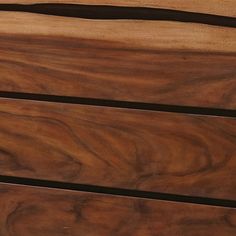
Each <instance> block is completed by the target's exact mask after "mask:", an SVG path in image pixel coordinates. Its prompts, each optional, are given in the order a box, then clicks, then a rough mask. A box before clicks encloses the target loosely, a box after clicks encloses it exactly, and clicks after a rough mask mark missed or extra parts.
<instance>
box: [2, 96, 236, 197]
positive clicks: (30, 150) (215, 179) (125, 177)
mask: <svg viewBox="0 0 236 236" xmlns="http://www.w3.org/2000/svg"><path fill="white" fill-rule="evenodd" d="M0 124H1V126H0V140H1V141H0V173H1V175H10V176H21V177H29V178H39V179H40V178H41V179H48V180H57V181H64V182H73V183H83V184H92V185H102V186H109V187H118V188H130V189H138V190H147V191H157V192H166V193H174V194H185V195H193V196H203V197H214V198H225V199H227V198H228V199H233V200H236V198H235V197H236V179H235V171H236V119H235V118H223V117H210V116H209V117H208V116H201V115H186V114H175V113H165V112H155V111H153V112H152V111H142V110H130V109H118V108H107V107H95V106H85V105H71V104H60V103H48V102H33V101H23V100H22V101H19V100H8V99H1V100H0Z"/></svg>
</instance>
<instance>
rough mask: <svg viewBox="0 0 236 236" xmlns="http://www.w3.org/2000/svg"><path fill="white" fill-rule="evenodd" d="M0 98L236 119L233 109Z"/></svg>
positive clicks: (30, 95)
mask: <svg viewBox="0 0 236 236" xmlns="http://www.w3.org/2000/svg"><path fill="white" fill-rule="evenodd" d="M0 98H9V99H20V100H32V101H44V102H56V103H68V104H81V105H91V106H103V107H113V108H129V109H138V110H150V111H163V112H174V113H183V114H199V115H209V116H223V117H236V110H231V109H221V108H210V107H207V108H206V107H192V106H179V105H167V104H156V103H144V102H130V101H118V100H106V99H97V98H84V97H71V96H58V95H49V94H33V93H17V92H5V91H0Z"/></svg>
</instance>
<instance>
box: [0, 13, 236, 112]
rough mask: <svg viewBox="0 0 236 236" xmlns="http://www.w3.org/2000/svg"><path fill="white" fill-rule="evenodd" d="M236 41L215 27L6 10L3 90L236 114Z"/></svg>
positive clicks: (232, 33) (1, 19) (1, 17)
mask: <svg viewBox="0 0 236 236" xmlns="http://www.w3.org/2000/svg"><path fill="white" fill-rule="evenodd" d="M121 15H122V11H121ZM157 15H158V14H157ZM235 25H236V20H235ZM88 29H89V30H88ZM235 38H236V29H235V28H233V27H223V26H214V25H208V24H198V23H194V24H193V23H192V24H190V23H184V22H178V21H157V20H156V21H150V20H143V21H139V20H132V19H129V20H125V19H124V20H101V19H80V18H72V17H63V16H49V15H43V14H33V13H27V12H23V13H22V12H21V13H19V12H0V62H1V67H0V74H1V77H0V83H1V91H5V92H6V91H8V92H21V93H36V94H50V95H61V96H75V97H84V98H96V99H106V100H118V101H119V100H123V101H133V102H143V103H156V104H169V105H179V106H183V105H184V106H201V107H212V108H223V109H235V108H236V93H235V91H236V85H235V80H236V77H235V75H236V41H235Z"/></svg>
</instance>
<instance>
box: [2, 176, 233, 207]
mask: <svg viewBox="0 0 236 236" xmlns="http://www.w3.org/2000/svg"><path fill="white" fill-rule="evenodd" d="M0 182H1V183H6V184H17V185H25V186H32V187H46V188H53V189H64V190H73V191H80V192H90V193H98V194H108V195H114V196H125V197H135V198H145V199H152V200H164V201H171V202H182V203H193V204H200V205H210V206H221V207H230V208H236V201H234V200H226V199H216V198H205V197H194V196H186V195H177V194H169V193H159V192H149V191H140V190H131V189H120V188H111V187H103V186H94V185H85V184H75V183H66V182H58V181H49V180H41V179H31V178H22V177H12V176H2V175H0Z"/></svg>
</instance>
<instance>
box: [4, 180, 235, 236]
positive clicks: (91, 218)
mask: <svg viewBox="0 0 236 236" xmlns="http://www.w3.org/2000/svg"><path fill="white" fill-rule="evenodd" d="M0 193H1V194H0V209H1V211H0V226H1V227H0V235H4V236H20V235H22V236H23V235H24V236H32V235H35V236H59V235H70V236H78V235H84V236H85V235H86V236H111V235H117V236H124V235H129V236H154V235H155V236H159V235H162V236H169V235H171V236H179V235H184V236H211V235H214V236H234V235H235V234H236V227H235V225H236V220H235V219H236V210H235V209H231V208H223V207H213V206H203V205H194V204H184V203H174V202H167V201H155V200H144V199H139V198H129V197H117V196H109V195H102V194H93V193H82V192H74V191H63V190H55V189H44V188H37V187H25V186H20V185H19V186H17V185H7V184H0Z"/></svg>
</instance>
